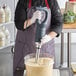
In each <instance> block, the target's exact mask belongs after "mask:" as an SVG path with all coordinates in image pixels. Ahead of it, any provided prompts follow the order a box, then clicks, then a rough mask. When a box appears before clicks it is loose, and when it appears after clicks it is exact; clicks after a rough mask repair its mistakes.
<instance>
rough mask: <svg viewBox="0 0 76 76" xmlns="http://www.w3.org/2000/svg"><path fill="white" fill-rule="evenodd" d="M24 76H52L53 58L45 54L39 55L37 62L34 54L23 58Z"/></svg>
mask: <svg viewBox="0 0 76 76" xmlns="http://www.w3.org/2000/svg"><path fill="white" fill-rule="evenodd" d="M24 60H25V67H26V76H52V73H53V64H54V58H53V57H52V56H50V55H49V54H46V53H40V57H39V60H38V62H37V63H36V62H35V54H34V53H33V54H29V55H27V56H25V58H24Z"/></svg>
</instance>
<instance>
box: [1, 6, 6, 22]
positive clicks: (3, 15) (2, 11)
mask: <svg viewBox="0 0 76 76" xmlns="http://www.w3.org/2000/svg"><path fill="white" fill-rule="evenodd" d="M4 22H5V12H4V9H3V8H2V7H1V6H0V23H4Z"/></svg>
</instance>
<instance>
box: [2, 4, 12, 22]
mask: <svg viewBox="0 0 76 76" xmlns="http://www.w3.org/2000/svg"><path fill="white" fill-rule="evenodd" d="M3 9H4V11H5V22H10V21H11V9H10V7H9V6H7V5H6V4H4V5H3Z"/></svg>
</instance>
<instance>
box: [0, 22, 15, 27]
mask: <svg viewBox="0 0 76 76" xmlns="http://www.w3.org/2000/svg"><path fill="white" fill-rule="evenodd" d="M12 23H14V22H13V21H10V22H6V23H0V26H5V25H8V24H12Z"/></svg>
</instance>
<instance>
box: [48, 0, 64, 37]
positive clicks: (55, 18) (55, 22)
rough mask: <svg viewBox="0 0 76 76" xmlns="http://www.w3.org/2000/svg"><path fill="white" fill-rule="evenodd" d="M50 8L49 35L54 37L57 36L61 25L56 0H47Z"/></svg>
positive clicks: (61, 20)
mask: <svg viewBox="0 0 76 76" xmlns="http://www.w3.org/2000/svg"><path fill="white" fill-rule="evenodd" d="M48 2H49V4H50V9H51V28H50V31H51V32H50V33H49V35H50V36H51V37H52V38H54V37H58V36H59V34H60V33H61V31H62V27H63V17H62V14H61V11H60V8H59V5H58V2H57V0H48Z"/></svg>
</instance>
